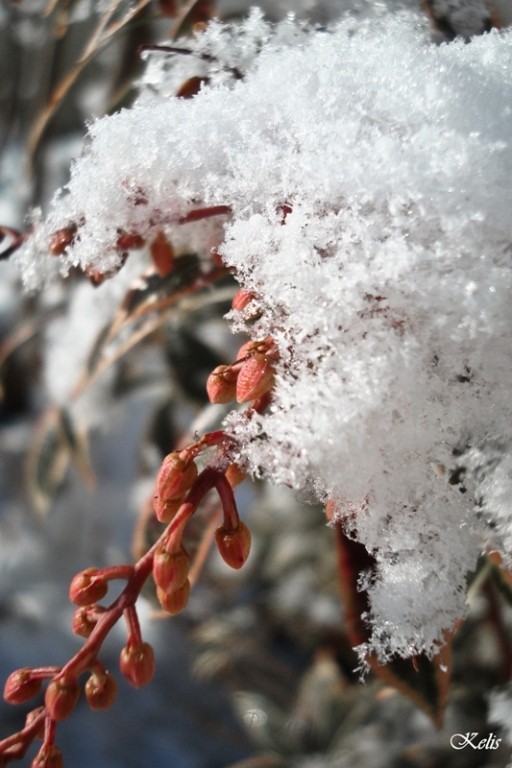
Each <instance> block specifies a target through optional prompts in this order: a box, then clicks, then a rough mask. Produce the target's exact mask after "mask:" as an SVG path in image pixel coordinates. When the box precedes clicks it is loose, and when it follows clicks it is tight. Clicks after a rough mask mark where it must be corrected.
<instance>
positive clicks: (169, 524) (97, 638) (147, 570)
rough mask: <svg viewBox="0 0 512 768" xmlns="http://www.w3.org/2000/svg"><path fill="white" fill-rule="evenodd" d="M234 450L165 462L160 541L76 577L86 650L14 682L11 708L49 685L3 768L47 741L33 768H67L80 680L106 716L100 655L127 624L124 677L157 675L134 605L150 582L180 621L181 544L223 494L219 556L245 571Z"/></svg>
mask: <svg viewBox="0 0 512 768" xmlns="http://www.w3.org/2000/svg"><path fill="white" fill-rule="evenodd" d="M248 359H249V358H248ZM212 447H216V448H217V449H218V455H217V456H216V459H215V461H214V462H213V464H215V465H217V466H211V465H207V466H206V467H205V468H204V469H203V470H202V471H201V472H198V469H197V466H196V463H195V459H196V457H197V456H198V454H199V453H201V452H202V451H203V450H206V449H211V448H212ZM231 449H232V445H231V442H230V440H229V439H228V438H227V437H226V435H225V433H224V432H223V431H222V430H220V431H218V432H211V433H207V434H206V435H204V436H203V437H202V438H201V440H199V441H198V442H196V443H193V444H191V445H189V446H188V447H187V448H183V449H181V450H179V451H175V452H173V453H171V454H169V455H168V456H166V457H165V459H164V461H163V463H162V466H161V469H160V472H159V474H158V478H157V484H156V491H157V493H156V495H155V502H154V506H155V511H156V513H157V515H158V516H159V519H160V520H161V521H163V522H166V528H165V530H164V531H163V533H162V534H161V536H160V537H159V539H158V540H157V541H156V542H155V544H154V545H153V546H152V547H151V548H150V549H149V550H148V551H147V552H146V553H145V554H144V555H143V556H142V557H141V558H140V559H139V560H138V562H137V563H135V564H134V565H117V566H112V567H107V568H94V567H89V568H86V569H84V570H82V571H80V572H79V573H77V574H76V575H75V576H74V577H73V579H72V580H71V583H70V587H69V597H70V599H71V601H72V602H73V603H74V604H75V606H76V610H75V613H74V616H73V623H72V627H73V631H74V632H75V634H77V635H79V636H81V637H83V638H84V639H85V640H84V644H83V646H82V648H81V649H80V650H79V651H78V652H77V653H76V654H75V656H74V657H73V658H72V659H71V660H70V661H68V662H67V664H65V665H64V666H62V667H41V668H30V667H25V668H22V669H18V670H16V671H15V672H13V673H12V674H11V675H10V676H9V678H8V680H7V682H6V684H5V689H4V698H5V700H6V701H8V702H9V703H11V704H24V703H26V702H27V701H29V700H30V699H33V698H34V697H35V696H37V695H38V694H39V693H40V692H41V688H42V684H43V682H46V683H47V685H46V690H45V692H44V706H39V707H36V708H34V709H33V710H32V711H31V712H30V713H29V716H28V718H27V722H26V725H25V728H24V729H23V730H22V731H19V732H18V733H17V734H14V735H13V736H12V737H8V738H7V739H4V740H3V741H0V765H3V764H5V763H6V762H8V761H9V760H11V759H15V758H17V757H21V756H23V754H25V752H26V750H27V749H28V747H29V745H30V743H31V742H32V741H33V740H34V739H36V738H41V739H42V740H43V743H42V746H41V748H40V750H39V752H38V754H37V756H36V757H35V758H34V760H33V762H32V768H62V755H61V753H60V751H59V749H58V748H57V747H56V746H55V733H56V728H57V725H58V724H59V723H60V721H61V720H64V719H66V718H67V717H69V716H70V715H71V713H72V712H73V710H74V709H75V707H76V704H77V702H78V700H79V697H80V693H81V690H82V685H81V683H80V678H81V676H82V675H87V679H86V681H85V684H84V685H83V692H84V695H85V699H86V701H87V704H88V705H89V707H90V708H91V709H93V710H95V711H98V710H104V709H107V708H108V707H110V706H111V705H112V703H113V702H114V700H115V698H116V694H117V683H116V681H115V679H114V677H113V675H112V674H111V673H110V672H108V671H107V670H106V669H105V667H104V666H103V664H102V663H101V662H100V661H99V659H98V654H99V652H100V649H101V646H102V643H103V641H104V640H105V638H106V637H107V635H108V633H109V632H110V630H111V629H112V627H113V626H114V624H115V623H116V622H117V621H118V620H119V619H120V618H121V617H122V616H124V618H125V619H126V622H127V625H128V637H127V641H126V643H125V645H124V646H123V648H122V649H121V651H120V656H119V670H120V673H121V674H122V676H123V677H124V678H125V679H126V680H127V681H128V682H129V683H130V684H131V685H132V686H134V687H136V688H139V687H141V686H143V685H146V684H147V683H149V682H150V680H151V679H152V678H153V676H154V674H155V657H154V652H153V648H152V647H151V645H150V644H149V643H147V642H144V641H143V639H142V637H141V630H140V625H139V620H138V616H137V611H136V606H135V604H136V601H137V598H138V596H139V594H140V591H141V589H142V587H143V585H144V583H145V582H146V581H147V579H148V578H149V577H150V576H151V575H152V577H153V580H154V583H155V586H156V593H157V597H158V600H159V602H160V605H161V606H162V608H163V609H164V610H165V611H166V612H167V613H169V614H176V613H179V612H180V611H181V610H183V608H184V607H185V606H186V604H187V601H188V598H189V594H190V588H191V581H190V579H191V576H190V571H191V558H190V556H189V554H188V552H187V550H186V548H185V546H184V544H183V534H184V531H185V528H186V524H187V522H188V520H189V519H190V517H191V516H192V515H193V514H194V512H195V511H196V510H197V508H198V507H199V505H200V504H201V502H202V500H203V499H204V498H205V496H206V495H207V494H208V493H209V492H210V491H212V490H215V491H216V492H217V493H218V496H219V499H220V502H221V505H222V510H223V520H222V524H221V525H220V526H219V527H218V528H217V530H216V532H215V536H214V541H215V544H216V546H217V549H218V552H219V554H220V556H221V557H222V558H223V560H224V561H225V562H226V563H227V564H228V565H229V566H230V567H231V568H236V569H238V568H241V567H242V565H243V564H244V563H245V562H246V560H247V558H248V556H249V551H250V546H251V535H250V532H249V529H248V527H247V526H246V524H245V523H244V522H242V521H241V520H240V518H239V515H238V510H237V507H236V502H235V498H234V494H233V485H235V484H236V483H237V482H239V481H240V479H242V475H243V473H242V471H241V470H240V469H239V468H238V467H237V465H236V464H234V463H231V464H228V465H227V466H226V460H229V456H230V451H231ZM221 459H223V461H220V460H221ZM219 461H220V465H221V466H219ZM113 579H124V580H126V585H125V587H124V589H123V590H122V591H121V593H120V594H119V595H118V596H117V598H115V599H114V600H113V602H112V603H111V604H110V605H100V604H99V601H101V600H103V598H104V597H105V596H106V595H107V593H108V589H109V582H110V581H111V580H113ZM2 761H3V762H2Z"/></svg>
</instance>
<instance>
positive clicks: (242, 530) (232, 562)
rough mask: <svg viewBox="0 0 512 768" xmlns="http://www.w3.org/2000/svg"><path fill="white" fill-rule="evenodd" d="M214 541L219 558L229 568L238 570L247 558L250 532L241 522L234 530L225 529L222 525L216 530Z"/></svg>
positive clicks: (249, 546) (249, 547) (249, 548)
mask: <svg viewBox="0 0 512 768" xmlns="http://www.w3.org/2000/svg"><path fill="white" fill-rule="evenodd" d="M215 541H216V543H217V549H218V550H219V554H220V556H221V557H222V559H223V560H224V562H225V563H226V564H227V565H229V566H231V568H236V569H237V570H238V569H239V568H241V567H242V565H243V564H244V563H245V561H246V560H247V558H248V557H249V552H250V550H251V532H250V530H249V529H248V527H247V526H246V524H245V523H242V522H241V521H240V522H239V523H238V526H237V527H236V528H227V527H226V526H224V525H222V526H221V527H220V528H217V530H216V532H215Z"/></svg>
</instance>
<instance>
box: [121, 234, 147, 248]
mask: <svg viewBox="0 0 512 768" xmlns="http://www.w3.org/2000/svg"><path fill="white" fill-rule="evenodd" d="M143 245H144V238H143V237H142V236H141V235H139V234H138V233H137V232H122V231H120V233H119V237H118V238H117V240H116V248H117V250H118V251H135V250H137V249H138V248H142V246H143Z"/></svg>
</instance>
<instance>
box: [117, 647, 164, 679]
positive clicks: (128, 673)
mask: <svg viewBox="0 0 512 768" xmlns="http://www.w3.org/2000/svg"><path fill="white" fill-rule="evenodd" d="M119 668H120V670H121V674H122V675H123V677H125V678H126V679H127V680H128V682H129V683H130V685H133V687H134V688H140V687H142V686H143V685H146V684H147V683H149V682H150V680H151V679H152V677H153V675H154V674H155V655H154V653H153V648H152V647H151V646H150V644H149V643H140V644H133V643H128V644H127V645H125V646H124V648H123V649H122V651H121V656H120V658H119Z"/></svg>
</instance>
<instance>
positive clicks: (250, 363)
mask: <svg viewBox="0 0 512 768" xmlns="http://www.w3.org/2000/svg"><path fill="white" fill-rule="evenodd" d="M240 302H241V303H243V300H240ZM277 357H278V355H277V349H276V346H275V344H274V342H273V341H272V339H271V338H270V337H267V338H265V339H262V340H260V341H248V342H247V343H246V344H244V345H243V346H242V347H241V348H240V350H239V351H238V355H237V359H236V361H235V362H234V363H233V364H232V365H219V366H217V368H215V369H214V370H213V371H212V372H211V374H210V375H209V377H208V380H207V382H206V391H207V393H208V397H209V398H210V402H212V403H215V404H222V403H229V402H231V401H232V400H234V399H236V400H237V402H239V403H247V402H249V401H251V400H257V399H258V398H260V397H262V396H263V395H265V394H267V393H268V392H270V390H271V389H272V387H273V385H274V376H275V363H276V361H277Z"/></svg>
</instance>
